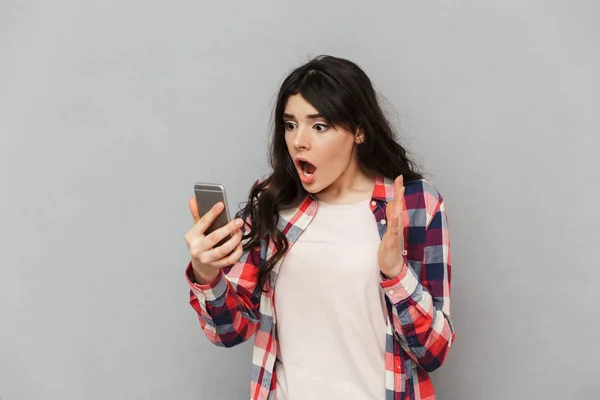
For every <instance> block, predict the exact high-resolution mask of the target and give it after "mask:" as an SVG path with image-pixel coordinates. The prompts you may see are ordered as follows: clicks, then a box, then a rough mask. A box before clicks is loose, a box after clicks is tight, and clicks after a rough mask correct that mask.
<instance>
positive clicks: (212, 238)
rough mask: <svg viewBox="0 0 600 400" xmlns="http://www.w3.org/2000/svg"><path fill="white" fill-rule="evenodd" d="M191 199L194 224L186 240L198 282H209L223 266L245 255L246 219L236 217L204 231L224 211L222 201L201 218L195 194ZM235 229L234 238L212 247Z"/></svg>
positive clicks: (231, 263) (233, 262) (190, 204)
mask: <svg viewBox="0 0 600 400" xmlns="http://www.w3.org/2000/svg"><path fill="white" fill-rule="evenodd" d="M188 203H189V207H190V212H191V213H192V217H193V218H194V226H193V227H192V228H191V229H190V230H189V231H188V232H187V233H186V235H185V242H186V243H187V245H188V248H189V249H190V255H191V257H192V268H193V270H194V276H195V277H196V282H197V283H199V284H208V283H211V282H212V281H213V280H214V279H215V278H216V277H217V276H218V275H219V270H220V269H221V268H223V267H229V266H231V265H233V264H235V263H236V262H237V261H238V260H239V259H240V257H241V256H242V251H243V250H242V245H241V240H242V231H241V230H240V228H241V226H242V225H243V221H242V220H241V219H240V218H236V219H234V220H233V221H231V222H229V223H228V224H227V225H225V226H224V227H222V228H219V229H217V230H215V231H214V232H212V233H210V234H208V235H204V233H205V232H206V230H207V229H208V227H209V226H210V224H212V222H213V221H214V220H215V218H217V216H218V215H219V214H221V212H222V211H223V209H224V206H223V203H221V202H219V203H217V204H215V205H214V206H213V208H211V209H210V211H208V212H207V213H206V214H204V216H203V217H202V218H200V212H199V210H198V205H197V203H196V200H195V199H194V198H193V197H192V198H190V200H189V202H188ZM232 233H233V234H234V235H233V236H232V237H231V239H229V240H228V241H227V242H225V243H224V244H222V245H221V246H218V247H216V248H213V247H214V246H215V245H216V244H217V243H219V242H220V241H221V240H222V239H224V238H226V237H228V236H229V235H230V234H232Z"/></svg>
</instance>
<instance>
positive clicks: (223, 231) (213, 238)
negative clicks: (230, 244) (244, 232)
mask: <svg viewBox="0 0 600 400" xmlns="http://www.w3.org/2000/svg"><path fill="white" fill-rule="evenodd" d="M242 225H243V221H242V219H241V218H236V219H234V220H233V221H231V222H229V223H228V224H227V225H225V226H222V227H221V228H219V229H216V230H215V231H214V232H211V234H210V235H207V236H206V245H207V246H208V248H211V247H214V246H215V245H216V244H217V243H219V242H220V241H221V240H223V239H225V238H226V237H228V236H229V235H231V234H232V233H234V232H236V231H238V230H239V229H240V228H241V227H242ZM232 250H233V249H232Z"/></svg>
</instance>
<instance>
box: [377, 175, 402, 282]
mask: <svg viewBox="0 0 600 400" xmlns="http://www.w3.org/2000/svg"><path fill="white" fill-rule="evenodd" d="M385 213H386V217H387V224H388V227H387V231H386V232H385V234H384V235H383V238H382V239H381V243H380V244H379V250H378V251H377V259H378V261H379V269H380V270H381V272H382V273H383V274H384V275H385V276H386V277H388V278H390V279H391V278H394V277H396V276H397V275H399V274H400V272H402V268H403V267H404V255H403V252H404V222H403V213H404V179H403V177H402V175H400V176H399V177H397V178H396V181H395V182H394V200H392V201H390V202H389V203H388V204H387V207H386V209H385Z"/></svg>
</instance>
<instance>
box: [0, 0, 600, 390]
mask: <svg viewBox="0 0 600 400" xmlns="http://www.w3.org/2000/svg"><path fill="white" fill-rule="evenodd" d="M232 3H233V2H231V3H229V2H228V4H222V3H221V4H217V3H216V2H210V3H209V2H192V1H184V0H177V1H170V2H146V1H141V0H128V1H115V0H110V1H103V2H87V4H85V2H80V1H75V0H58V1H53V2H43V1H18V0H0V183H1V186H0V187H1V190H0V196H1V215H0V218H1V219H0V235H1V236H0V243H1V246H2V247H1V251H0V397H2V398H3V400H20V399H26V400H28V399H44V400H47V399H57V400H58V399H60V400H71V399H72V400H79V399H90V400H96V399H98V400H100V399H123V400H130V399H167V398H169V399H241V398H247V397H248V387H249V366H250V350H251V345H250V343H246V344H244V345H242V346H239V347H237V348H234V349H229V350H226V349H219V348H217V347H214V346H213V345H211V344H209V342H208V341H207V340H206V339H205V338H204V336H203V334H202V333H201V331H200V327H199V324H198V322H197V319H196V316H195V314H194V312H193V310H192V309H191V307H190V306H189V305H188V292H187V288H186V283H185V281H184V276H183V272H184V267H185V265H186V263H187V260H188V253H187V249H186V247H185V243H184V240H183V236H184V234H185V232H186V231H187V229H188V228H189V227H190V224H191V218H190V216H189V214H188V210H187V199H188V197H189V196H191V195H192V185H193V183H194V182H195V181H198V180H202V181H218V182H221V183H223V184H224V185H225V186H226V188H227V190H228V193H229V197H230V202H231V204H232V206H233V207H235V206H236V205H237V204H239V202H241V201H242V200H243V199H244V196H245V194H246V192H247V190H248V188H249V186H250V185H251V183H252V182H253V181H254V180H255V179H256V178H257V177H259V176H262V175H263V174H264V173H266V172H267V168H266V161H265V154H266V143H267V137H268V122H269V118H270V111H271V107H272V105H273V99H274V95H275V93H276V91H277V88H278V86H279V84H280V83H281V80H282V79H283V77H284V75H285V74H286V73H287V71H289V70H290V69H291V68H293V67H295V66H297V65H298V64H299V63H301V62H304V61H305V60H306V59H307V58H308V57H309V56H313V55H316V54H319V53H330V54H335V55H339V56H343V57H347V58H350V59H352V60H354V61H356V62H357V63H359V64H360V65H361V66H363V67H364V69H365V70H366V71H367V73H368V74H369V75H370V76H371V78H372V79H373V81H374V83H375V84H376V85H377V87H378V88H379V89H380V90H381V91H382V92H383V93H384V95H385V96H386V98H387V100H388V108H393V109H394V110H396V114H393V116H392V118H393V120H394V122H395V123H397V124H398V125H399V126H400V127H401V128H402V133H403V137H404V139H405V143H406V144H407V145H408V146H409V148H410V149H411V150H413V151H414V152H415V153H416V154H417V155H418V161H419V162H420V163H421V164H422V165H424V166H425V168H426V170H427V172H429V179H430V181H431V182H432V183H434V184H435V185H436V186H437V187H438V188H439V189H440V191H441V192H442V194H443V195H444V197H445V198H446V202H447V208H448V213H449V216H450V224H451V232H452V244H453V250H452V251H453V302H452V311H453V316H454V320H455V324H456V328H457V333H458V336H457V342H456V345H455V347H454V348H453V350H452V352H451V354H450V358H449V360H448V362H447V364H446V365H445V366H443V367H442V368H441V369H440V370H439V371H438V372H436V373H435V374H434V379H435V384H436V386H437V390H438V393H439V398H440V399H442V400H451V399H527V400H530V399H561V400H563V399H597V398H599V396H600V383H599V379H598V378H599V376H600V354H599V350H598V345H597V341H598V328H599V322H598V321H599V317H600V312H599V311H598V303H599V300H600V297H599V295H598V280H599V279H600V272H599V267H600V256H599V253H598V243H599V241H600V223H599V221H598V204H599V202H600V189H599V187H598V183H599V182H598V175H597V174H598V171H599V170H600V168H599V162H598V159H597V158H596V157H597V148H598V146H600V139H599V137H598V133H599V132H600V122H599V121H598V114H599V112H598V111H599V110H600V72H599V71H600V51H599V50H600V40H599V39H600V7H599V6H598V2H596V1H563V2H556V1H543V2H542V1H525V2H524V1H514V0H513V1H491V2H485V3H482V2H475V1H467V0H460V1H451V2H442V1H413V2H408V1H401V2H391V1H390V2H371V3H369V6H367V5H366V4H367V2H357V1H341V0H340V1H303V2H281V1H275V0H271V1H261V2H246V1H237V2H235V5H229V4H232Z"/></svg>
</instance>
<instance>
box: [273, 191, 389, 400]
mask: <svg viewBox="0 0 600 400" xmlns="http://www.w3.org/2000/svg"><path fill="white" fill-rule="evenodd" d="M369 201H370V199H369ZM369 201H363V202H360V203H358V204H353V205H331V204H325V203H322V202H319V206H318V211H317V213H316V215H315V216H314V217H313V220H312V222H311V223H310V225H309V226H308V228H307V229H306V230H305V231H304V232H303V233H302V234H301V235H300V237H299V238H298V240H297V241H296V243H295V244H294V245H293V246H292V248H291V249H290V251H289V253H288V254H287V255H286V257H285V259H284V261H283V264H282V265H281V268H280V270H279V274H278V276H277V283H276V286H275V309H276V312H277V336H278V340H279V348H278V357H277V361H276V365H275V368H276V374H277V398H278V400H308V399H310V400H320V399H324V400H335V399H376V400H380V399H383V398H385V331H386V318H385V306H384V299H383V296H384V295H383V293H382V291H381V289H380V282H381V278H380V275H379V267H378V265H377V248H378V246H379V243H380V241H381V240H380V237H379V233H378V231H377V223H376V222H375V218H374V216H373V213H372V211H371V209H370V207H369Z"/></svg>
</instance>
